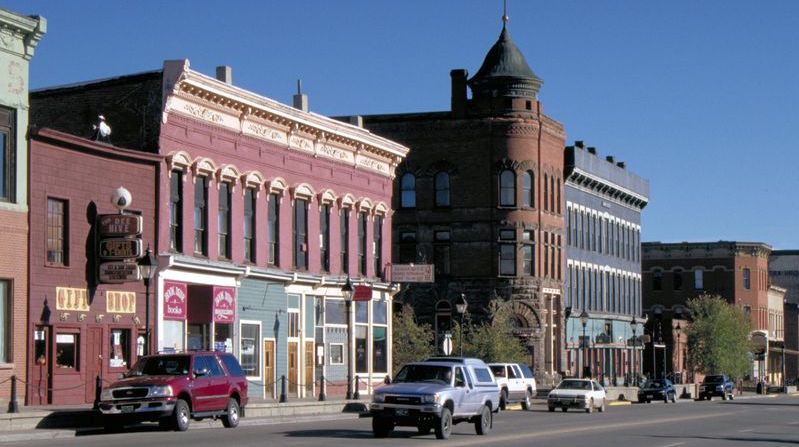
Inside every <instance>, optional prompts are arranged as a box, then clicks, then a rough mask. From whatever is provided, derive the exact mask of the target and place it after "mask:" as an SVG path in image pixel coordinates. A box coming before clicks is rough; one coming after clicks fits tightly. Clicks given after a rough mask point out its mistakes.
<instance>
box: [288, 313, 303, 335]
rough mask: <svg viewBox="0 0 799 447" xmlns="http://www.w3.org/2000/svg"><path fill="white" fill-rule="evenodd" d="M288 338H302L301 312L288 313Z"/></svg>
mask: <svg viewBox="0 0 799 447" xmlns="http://www.w3.org/2000/svg"><path fill="white" fill-rule="evenodd" d="M288 336H289V337H290V338H297V337H299V336H300V312H299V311H297V310H289V311H288Z"/></svg>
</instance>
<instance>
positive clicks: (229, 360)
mask: <svg viewBox="0 0 799 447" xmlns="http://www.w3.org/2000/svg"><path fill="white" fill-rule="evenodd" d="M219 359H220V360H222V364H223V365H225V369H227V372H229V373H230V375H231V376H234V377H236V376H244V370H243V369H241V365H240V364H239V361H238V360H236V357H233V356H232V355H230V354H225V355H220V356H219Z"/></svg>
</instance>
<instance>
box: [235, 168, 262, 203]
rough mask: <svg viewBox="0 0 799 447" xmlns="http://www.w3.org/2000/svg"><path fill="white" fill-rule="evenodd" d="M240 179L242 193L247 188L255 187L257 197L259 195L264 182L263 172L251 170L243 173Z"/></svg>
mask: <svg viewBox="0 0 799 447" xmlns="http://www.w3.org/2000/svg"><path fill="white" fill-rule="evenodd" d="M239 179H240V181H241V186H242V194H244V190H245V189H247V188H253V189H255V197H258V195H259V194H260V192H261V188H262V187H263V184H264V175H263V174H261V173H260V172H259V171H249V172H246V173H244V174H241V177H240V178H239Z"/></svg>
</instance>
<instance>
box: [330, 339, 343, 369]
mask: <svg viewBox="0 0 799 447" xmlns="http://www.w3.org/2000/svg"><path fill="white" fill-rule="evenodd" d="M330 364H331V365H343V364H344V345H340V344H331V345H330Z"/></svg>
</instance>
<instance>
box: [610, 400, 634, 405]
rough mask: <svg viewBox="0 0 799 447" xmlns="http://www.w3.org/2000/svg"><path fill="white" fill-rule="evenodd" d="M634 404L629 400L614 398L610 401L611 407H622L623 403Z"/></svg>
mask: <svg viewBox="0 0 799 447" xmlns="http://www.w3.org/2000/svg"><path fill="white" fill-rule="evenodd" d="M632 404H633V403H632V402H630V401H629V400H614V401H611V402H608V406H609V407H621V406H623V405H632Z"/></svg>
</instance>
